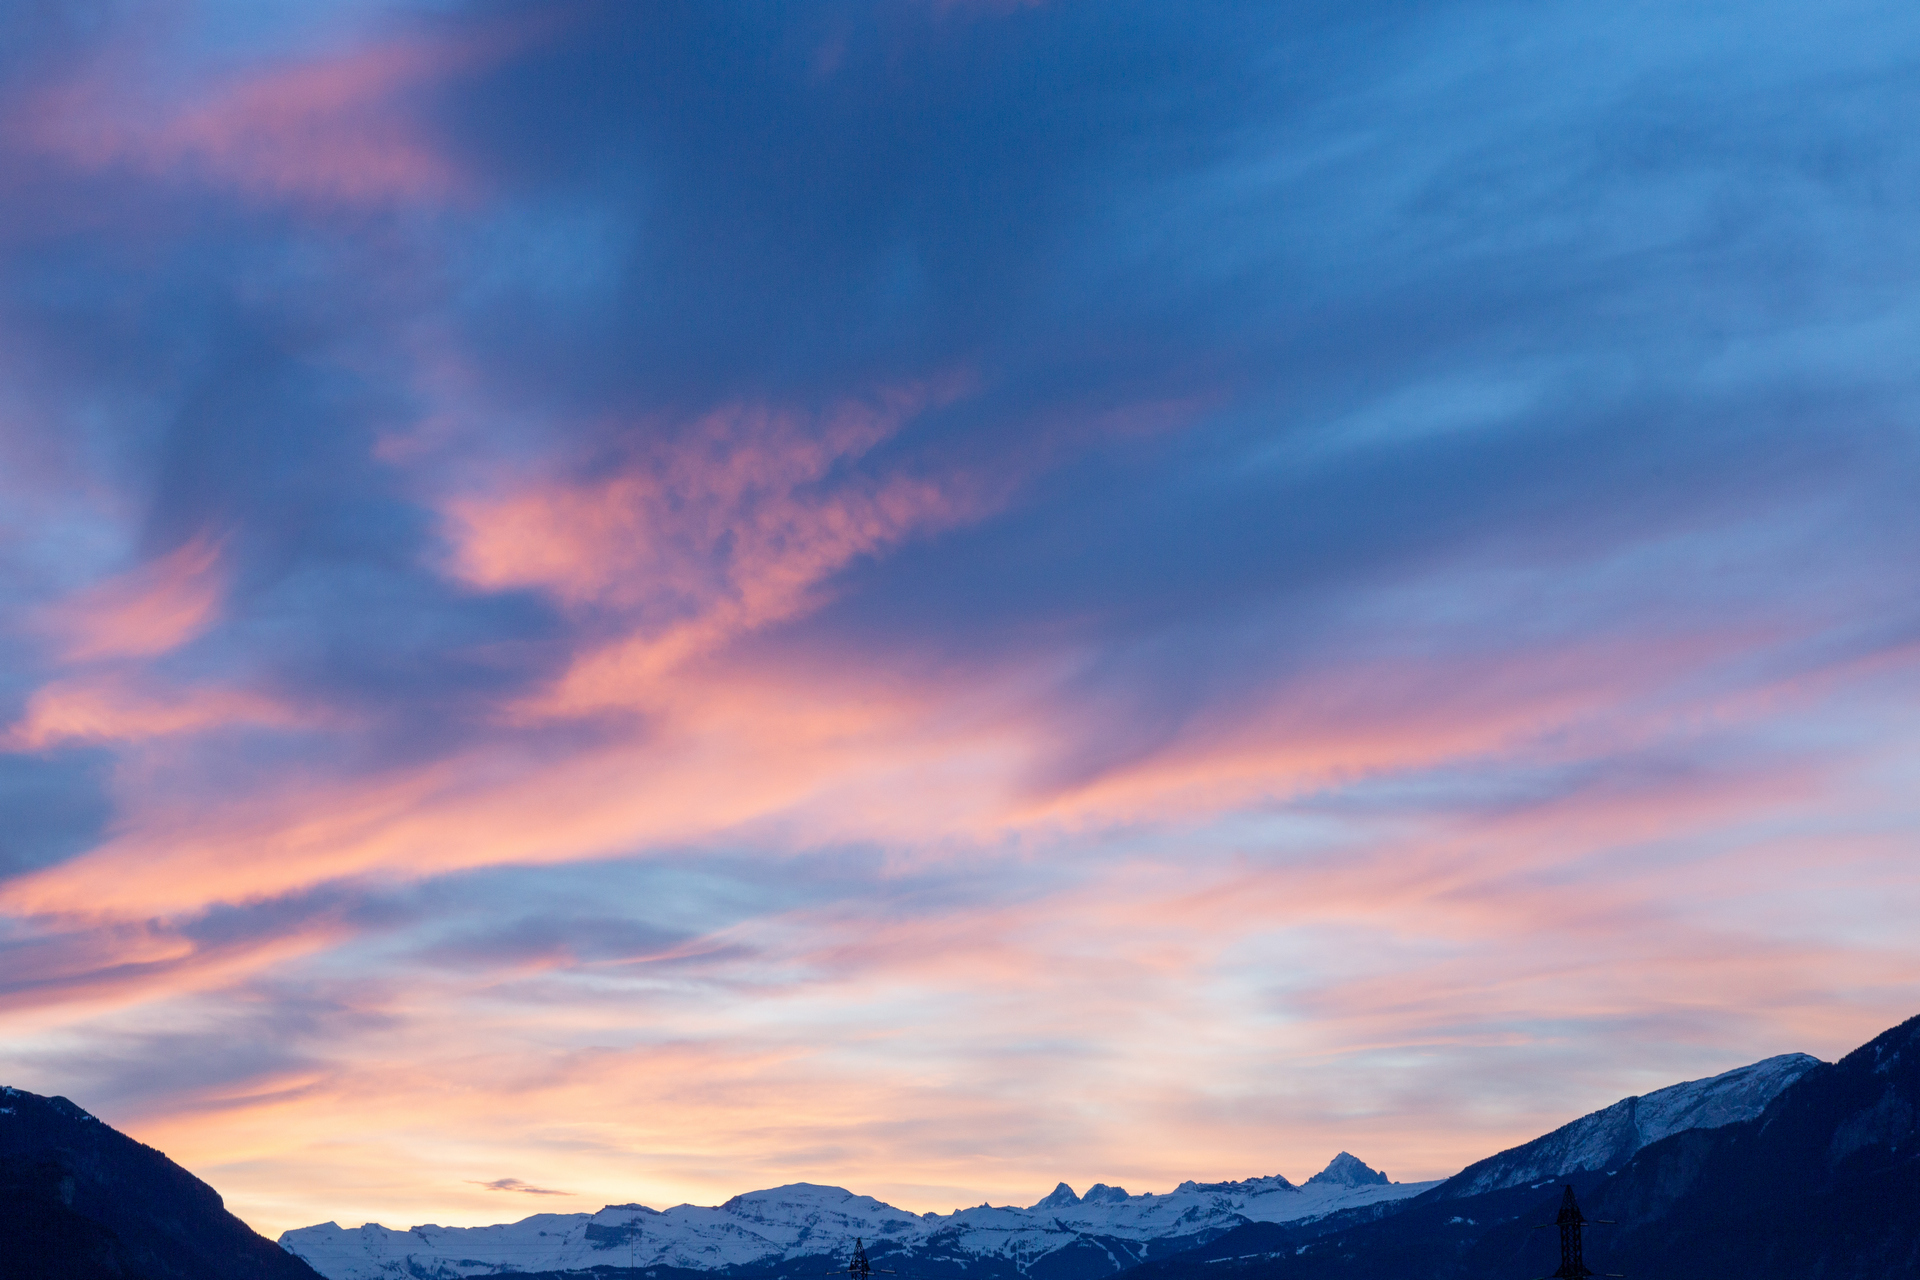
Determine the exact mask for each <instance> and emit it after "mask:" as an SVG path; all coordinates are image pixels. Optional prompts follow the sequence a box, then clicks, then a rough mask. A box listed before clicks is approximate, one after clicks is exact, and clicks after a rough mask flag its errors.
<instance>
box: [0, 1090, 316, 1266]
mask: <svg viewBox="0 0 1920 1280" xmlns="http://www.w3.org/2000/svg"><path fill="white" fill-rule="evenodd" d="M0 1280H316V1277H315V1274H314V1272H313V1270H312V1268H310V1267H308V1266H307V1264H306V1263H304V1262H302V1261H300V1260H299V1259H298V1258H295V1257H292V1256H290V1255H288V1254H287V1253H285V1252H283V1251H282V1250H280V1249H276V1248H275V1247H274V1246H273V1243H272V1242H271V1241H269V1240H266V1239H265V1238H263V1237H261V1236H259V1235H256V1234H255V1233H254V1232H253V1231H252V1230H251V1229H250V1228H249V1227H248V1226H247V1224H246V1223H244V1222H242V1221H240V1219H238V1218H236V1217H234V1216H233V1215H232V1214H230V1213H228V1212H227V1211H226V1206H225V1205H224V1204H222V1203H221V1200H220V1196H219V1194H218V1193H217V1192H215V1191H214V1189H213V1188H212V1187H209V1186H208V1185H207V1184H206V1183H204V1182H202V1181H200V1180H199V1179H198V1178H196V1177H194V1176H193V1175H192V1174H190V1173H188V1172H187V1171H186V1170H185V1169H182V1168H181V1167H180V1166H179V1165H177V1164H175V1163H173V1161H171V1160H169V1159H167V1158H166V1157H165V1156H164V1155H161V1154H160V1153H159V1152H158V1151H155V1150H154V1149H153V1148H152V1147H147V1146H142V1145H141V1144H140V1143H138V1142H135V1141H134V1140H133V1139H132V1138H129V1137H127V1136H126V1135H125V1134H123V1133H120V1132H118V1131H116V1130H114V1129H112V1128H110V1127H108V1126H107V1125H104V1124H102V1123H100V1122H99V1121H98V1120H96V1119H94V1118H93V1117H92V1116H90V1115H88V1114H87V1113H86V1112H85V1111H82V1110H81V1109H80V1108H79V1107H76V1106H74V1105H73V1103H71V1102H68V1101H67V1100H66V1099H65V1098H43V1097H40V1096H39V1095H37V1094H31V1093H25V1092H22V1091H21V1090H18V1089H0Z"/></svg>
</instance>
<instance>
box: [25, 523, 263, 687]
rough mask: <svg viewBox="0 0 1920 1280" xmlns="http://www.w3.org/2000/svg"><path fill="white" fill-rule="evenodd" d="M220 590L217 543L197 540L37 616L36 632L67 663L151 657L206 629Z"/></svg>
mask: <svg viewBox="0 0 1920 1280" xmlns="http://www.w3.org/2000/svg"><path fill="white" fill-rule="evenodd" d="M225 585H226V583H225V579H224V575H223V574H222V573H221V565H220V548H219V544H218V543H217V542H216V540H214V539H212V538H209V537H206V536H201V537H197V538H194V539H193V540H191V541H189V542H187V543H185V544H183V545H181V546H180V547H177V548H176V549H174V550H173V551H171V552H169V553H167V554H166V555H164V556H162V557H160V558H159V559H158V560H154V561H150V562H148V563H146V564H143V565H140V566H139V567H137V568H134V569H130V570H128V571H127V572H125V573H122V574H119V575H117V576H115V577H113V578H109V579H107V580H106V581H105V582H101V583H97V584H95V585H93V586H91V587H88V588H86V589H85V590H83V591H81V592H79V593H78V594H76V595H73V596H69V597H68V598H67V599H65V600H63V601H61V602H59V603H58V604H55V605H53V606H51V607H50V608H48V609H46V610H44V611H43V612H42V613H41V615H40V617H39V619H38V623H39V629H40V630H42V631H44V632H47V633H49V634H51V635H53V636H55V637H56V638H57V639H58V640H59V642H60V649H61V656H62V657H63V658H64V659H66V660H67V661H68V662H88V661H93V660H95V659H100V658H144V657H151V656H153V655H155V654H160V653H165V652H167V651H168V650H170V649H173V648H177V647H178V646H180V645H182V644H185V643H186V642H187V641H189V640H192V639H193V638H194V637H196V636H198V635H200V634H201V633H202V632H203V631H205V630H206V629H207V627H209V626H210V625H212V624H213V622H214V621H216V620H217V618H218V616H219V611H220V601H221V593H222V591H223V589H224V588H225Z"/></svg>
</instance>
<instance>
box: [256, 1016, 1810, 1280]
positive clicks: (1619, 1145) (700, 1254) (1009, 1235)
mask: <svg viewBox="0 0 1920 1280" xmlns="http://www.w3.org/2000/svg"><path fill="white" fill-rule="evenodd" d="M1818 1064H1819V1059H1817V1058H1812V1057H1809V1056H1808V1055H1806V1054H1803V1053H1790V1054H1783V1055H1781V1056H1780V1057H1777V1058H1768V1059H1766V1060H1765V1061H1762V1062H1756V1063H1754V1064H1752V1065H1751V1066H1746V1067H1740V1068H1738V1069H1736V1070H1733V1071H1728V1072H1726V1073H1724V1074H1722V1075H1717V1076H1713V1077H1711V1078H1709V1079H1705V1080H1690V1081H1687V1082H1686V1083H1684V1084H1676V1085H1672V1086H1670V1087H1668V1088H1665V1089H1660V1090H1656V1091H1655V1092H1653V1093H1649V1094H1645V1095H1643V1096H1640V1097H1632V1098H1623V1099H1622V1100H1621V1101H1619V1102H1617V1103H1615V1104H1614V1105H1613V1106H1610V1107H1606V1108H1604V1109H1602V1110H1600V1111H1595V1112H1593V1113H1592V1114H1590V1115H1586V1116H1582V1117H1581V1118H1580V1119H1578V1120H1575V1121H1573V1122H1572V1123H1570V1124H1566V1125H1562V1126H1561V1127H1560V1128H1558V1129H1555V1130H1554V1131H1553V1132H1552V1133H1549V1134H1546V1135H1544V1136H1542V1137H1539V1138H1536V1139H1534V1140H1533V1141H1532V1142H1529V1143H1526V1144H1524V1145H1522V1146H1518V1147H1514V1148H1512V1149H1510V1150H1507V1151H1503V1152H1501V1153H1500V1154H1498V1155H1496V1156H1492V1157H1489V1158H1488V1159H1486V1160H1482V1161H1480V1162H1478V1163H1477V1164H1472V1165H1469V1166H1467V1168H1465V1169H1463V1170H1462V1171H1461V1172H1460V1173H1458V1174H1456V1175H1454V1176H1453V1177H1452V1178H1449V1179H1447V1180H1446V1181H1445V1182H1444V1183H1436V1182H1414V1183H1401V1182H1389V1181H1388V1180H1387V1177H1386V1175H1385V1174H1382V1173H1378V1172H1376V1171H1375V1170H1373V1169H1370V1168H1368V1167H1367V1166H1366V1164H1364V1163H1363V1162H1361V1161H1360V1160H1358V1159H1356V1158H1355V1157H1353V1156H1351V1155H1349V1154H1348V1153H1346V1152H1344V1151H1343V1152H1341V1153H1340V1154H1339V1155H1337V1156H1335V1157H1334V1158H1333V1160H1332V1162H1331V1163H1329V1164H1328V1165H1327V1167H1326V1168H1325V1169H1323V1170H1321V1171H1320V1172H1319V1173H1317V1174H1315V1175H1313V1177H1311V1178H1309V1179H1307V1181H1306V1183H1305V1184H1304V1185H1302V1186H1297V1187H1296V1186H1294V1185H1293V1184H1292V1183H1290V1182H1288V1181H1287V1180H1286V1179H1285V1178H1282V1177H1279V1176H1277V1175H1275V1176H1273V1177H1267V1178H1249V1179H1247V1180H1245V1181H1243V1182H1183V1183H1181V1184H1180V1185H1179V1186H1178V1187H1176V1188H1174V1189H1173V1190H1172V1191H1170V1192H1167V1193H1165V1194H1160V1195H1155V1194H1152V1193H1147V1194H1143V1195H1130V1194H1128V1192H1127V1191H1126V1190H1125V1189H1123V1188H1120V1187H1109V1186H1106V1185H1105V1184H1096V1185H1095V1186H1093V1187H1091V1188H1089V1189H1088V1191H1087V1193H1086V1194H1085V1195H1077V1194H1075V1192H1074V1190H1073V1188H1071V1187H1069V1186H1067V1185H1066V1184H1065V1183H1064V1182H1063V1183H1061V1184H1060V1185H1059V1186H1057V1187H1055V1188H1054V1189H1053V1191H1052V1192H1050V1193H1049V1194H1048V1195H1046V1196H1045V1197H1043V1198H1042V1199H1041V1200H1040V1201H1039V1202H1037V1203H1036V1204H1033V1205H1031V1206H1029V1207H1027V1208H1024V1209H1022V1208H1016V1207H1012V1206H991V1205H980V1206H977V1207H975V1208H972V1209H959V1210H956V1211H954V1212H953V1213H948V1214H932V1213H930V1214H924V1215H922V1214H914V1213H909V1212H907V1211H906V1210H904V1209H896V1208H894V1207H893V1206H892V1205H888V1204H883V1203H881V1202H880V1201H878V1200H875V1199H874V1198H873V1197H871V1196H859V1195H854V1194H853V1193H852V1192H850V1191H845V1190H843V1189H841V1188H839V1187H822V1186H816V1185H814V1184H812V1183H805V1182H801V1183H795V1184H793V1185H791V1186H785V1187H775V1188H773V1189H772V1190H768V1191H755V1192H751V1193H749V1194H747V1195H742V1196H735V1197H734V1198H733V1199H731V1200H729V1201H727V1202H726V1203H725V1204H723V1205H718V1206H714V1207H710V1208H703V1207H699V1206H696V1205H684V1204H683V1205H677V1206H675V1207H674V1208H671V1209H668V1210H665V1211H664V1212H661V1211H658V1210H654V1209H649V1208H647V1207H645V1206H644V1205H635V1204H629V1205H609V1206H607V1207H606V1208H604V1209H602V1210H600V1212H598V1213H594V1214H584V1213H579V1214H557V1213H543V1214H536V1215H535V1216H533V1217H531V1218H525V1219H522V1220H521V1221H519V1222H514V1223H507V1224H503V1225H500V1226H492V1227H439V1226H422V1227H413V1228H411V1229H410V1230H406V1231H399V1230H394V1229H391V1228H388V1227H383V1226H379V1225H377V1224H374V1223H368V1224H367V1225H366V1226H363V1227H358V1228H352V1229H348V1228H343V1227H340V1226H337V1225H335V1224H334V1223H331V1222H327V1223H322V1224H320V1225H319V1226H314V1227H302V1228H300V1229H298V1230H295V1231H289V1232H287V1233H286V1234H285V1235H283V1236H281V1237H280V1243H281V1245H282V1247H284V1248H286V1249H287V1250H288V1251H289V1252H291V1253H294V1254H297V1255H298V1256H299V1257H301V1258H303V1259H305V1260H306V1261H307V1262H308V1263H309V1264H311V1265H312V1266H313V1268H314V1269H315V1270H317V1271H319V1272H320V1273H321V1274H322V1275H324V1276H326V1277H328V1280H456V1278H457V1277H466V1276H490V1275H499V1274H503V1273H509V1272H512V1273H519V1274H537V1273H546V1272H562V1271H579V1270H585V1269H587V1268H591V1267H596V1266H597V1267H621V1268H637V1269H639V1270H641V1271H642V1272H645V1273H646V1274H647V1275H649V1276H651V1277H652V1278H653V1280H696V1278H695V1277H691V1276H688V1275H686V1274H685V1273H689V1272H715V1271H718V1272H724V1273H728V1274H730V1275H731V1276H733V1277H737V1278H738V1280H802V1278H803V1277H806V1278H809V1280H811V1278H812V1277H816V1276H820V1275H824V1274H825V1272H826V1271H827V1269H828V1266H829V1265H844V1259H845V1257H846V1254H847V1251H848V1249H849V1247H850V1246H851V1244H852V1241H853V1240H854V1239H855V1238H860V1239H864V1240H865V1241H866V1243H867V1248H868V1252H869V1253H870V1255H871V1256H872V1257H873V1259H874V1261H875V1264H876V1265H878V1266H883V1267H891V1268H895V1269H897V1270H898V1272H899V1273H900V1275H901V1277H902V1280H1019V1278H1022V1277H1031V1280H1097V1278H1098V1277H1105V1276H1111V1275H1112V1274H1114V1273H1115V1272H1118V1271H1124V1270H1126V1269H1127V1268H1129V1267H1132V1266H1135V1265H1137V1264H1138V1263H1141V1262H1144V1261H1147V1260H1148V1259H1150V1258H1164V1257H1168V1256H1170V1255H1172V1254H1176V1253H1180V1252H1182V1251H1184V1250H1188V1249H1194V1248H1197V1247H1199V1246H1201V1245H1203V1244H1206V1243H1207V1242H1208V1241H1210V1240H1213V1239H1215V1238H1217V1237H1219V1236H1221V1235H1224V1234H1225V1233H1227V1232H1228V1231H1232V1230H1234V1229H1235V1228H1238V1227H1242V1226H1245V1225H1246V1224H1248V1223H1255V1222H1271V1223H1293V1222H1306V1221H1310V1220H1313V1219H1317V1218H1322V1217H1325V1216H1326V1215H1328V1214H1332V1213H1336V1212H1339V1211H1341V1210H1347V1209H1361V1208H1366V1207H1368V1206H1385V1205H1388V1204H1390V1203H1393V1202H1397V1201H1403V1200H1407V1199H1410V1198H1411V1197H1414V1196H1417V1195H1419V1194H1420V1193H1422V1192H1425V1191H1428V1190H1434V1194H1435V1195H1436V1196H1440V1197H1444V1198H1449V1199H1451V1198H1454V1197H1463V1196H1471V1195H1480V1194H1484V1193H1487V1192H1491V1191H1497V1190H1500V1189H1502V1188H1506V1187H1514V1186H1520V1185H1523V1184H1530V1183H1534V1182H1539V1181H1543V1180H1545V1179H1550V1178H1555V1177H1559V1176H1562V1175H1566V1174H1572V1173H1577V1172H1579V1171H1582V1170H1596V1169H1612V1168H1617V1167H1619V1166H1620V1165H1621V1164H1623V1163H1625V1162H1626V1161H1627V1160H1628V1159H1630V1158H1631V1157H1632V1156H1633V1155H1634V1153H1635V1152H1637V1151H1639V1150H1640V1149H1641V1148H1643V1147H1645V1146H1647V1145H1648V1144H1649V1143H1652V1142H1656V1141H1658V1140H1659V1139H1661V1138H1665V1137H1667V1136H1669V1135H1671V1134H1675V1133H1679V1132H1682V1131H1683V1130H1688V1129H1715V1128H1719V1127H1721V1126H1724V1125H1729V1124H1733V1123H1736V1122H1739V1121H1743V1120H1749V1119H1752V1118H1753V1117H1755V1116H1757V1115H1759V1114H1760V1112H1761V1111H1762V1110H1764V1109H1765V1108H1766V1106H1767V1104H1768V1103H1769V1102H1771V1101H1772V1100H1773V1099H1774V1097H1775V1096H1776V1095H1778V1094H1779V1093H1780V1091H1781V1090H1783V1089H1785V1088H1786V1087H1787V1086H1788V1085H1790V1084H1792V1083H1793V1082H1794V1081H1795V1080H1797V1079H1799V1078H1800V1077H1801V1076H1802V1075H1804V1074H1805V1073H1806V1072H1807V1070H1808V1069H1809V1068H1811V1067H1814V1066H1817V1065H1818ZM1396 1207H1397V1206H1396ZM802 1260H807V1261H804V1262H803V1261H802ZM674 1273H679V1274H674Z"/></svg>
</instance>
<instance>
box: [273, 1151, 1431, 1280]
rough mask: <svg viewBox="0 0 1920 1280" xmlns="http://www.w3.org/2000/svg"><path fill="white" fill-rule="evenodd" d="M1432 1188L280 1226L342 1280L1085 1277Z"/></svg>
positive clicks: (1281, 1186) (1318, 1180)
mask: <svg viewBox="0 0 1920 1280" xmlns="http://www.w3.org/2000/svg"><path fill="white" fill-rule="evenodd" d="M1432 1185H1433V1184H1431V1183H1415V1184H1411V1185H1409V1184H1404V1183H1392V1182H1388V1181H1387V1179H1386V1176H1385V1175H1384V1174H1379V1173H1376V1172H1375V1171H1373V1170H1371V1169H1369V1168H1367V1166H1366V1165H1364V1164H1362V1163H1361V1162H1360V1161H1359V1160H1356V1159H1354V1157H1352V1156H1350V1155H1347V1154H1346V1153H1345V1152H1342V1153H1341V1155H1340V1156H1338V1157H1336V1158H1335V1159H1334V1161H1333V1163H1332V1164H1330V1165H1329V1166H1328V1168H1327V1170H1326V1171H1325V1172H1323V1173H1322V1174H1320V1175H1317V1176H1316V1177H1315V1178H1314V1179H1313V1180H1311V1181H1310V1182H1309V1183H1308V1185H1306V1186H1304V1187H1296V1186H1294V1185H1293V1184H1292V1183H1290V1182H1288V1181H1287V1180H1286V1179H1285V1178H1281V1177H1277V1176H1275V1177H1268V1178H1250V1179H1247V1180H1245V1181H1242V1182H1210V1183H1198V1182H1184V1183H1181V1184H1180V1186H1179V1187H1177V1188H1175V1189H1174V1190H1173V1191H1171V1192H1169V1193H1166V1194H1164V1195H1153V1194H1144V1195H1129V1194H1128V1193H1127V1192H1126V1190H1125V1189H1124V1188H1121V1187H1109V1186H1106V1185H1104V1184H1102V1185H1096V1186H1094V1187H1092V1188H1091V1189H1089V1190H1088V1192H1087V1194H1086V1195H1085V1196H1080V1195H1076V1194H1075V1193H1074V1191H1073V1188H1071V1187H1069V1186H1067V1185H1066V1184H1065V1183H1062V1184H1060V1185H1059V1186H1058V1187H1056V1188H1054V1190H1053V1191H1052V1193H1051V1194H1049V1195H1048V1196H1046V1197H1045V1198H1044V1199H1042V1200H1041V1201H1039V1203H1037V1204H1035V1205H1033V1206H1031V1207H1030V1208H1025V1209H1022V1208H1016V1207H1013V1206H991V1205H979V1206H977V1207H975V1208H971V1209H960V1210H956V1211H955V1212H953V1213H950V1214H925V1215H921V1214H914V1213H909V1212H907V1211H905V1210H902V1209H896V1208H894V1207H893V1206H891V1205H887V1204H883V1203H881V1202H880V1201H878V1200H875V1199H873V1198H872V1197H871V1196H858V1195H854V1194H853V1193H852V1192H849V1191H846V1190H843V1189H841V1188H839V1187H822V1186H815V1185H813V1184H811V1183H795V1184H793V1185H792V1186H786V1187H776V1188H773V1189H771V1190H768V1191H756V1192H752V1193H750V1194H748V1195H742V1196H735V1197H734V1198H733V1199H732V1200H729V1201H727V1202H726V1203H725V1204H723V1205H719V1206H715V1207H711V1208H703V1207H699V1206H695V1205H678V1206H675V1207H674V1208H671V1209H668V1210H666V1211H665V1212H659V1211H656V1210H653V1209H649V1208H646V1207H645V1206H643V1205H610V1206H608V1207H607V1208H605V1209H602V1210H600V1212H598V1213H595V1214H591V1215H589V1214H538V1215H535V1216H534V1217H531V1218H526V1219H523V1220H522V1221H520V1222H516V1223H510V1224H502V1225H499V1226H492V1227H469V1228H458V1227H439V1226H421V1227H414V1228H412V1229H410V1230H407V1231H395V1230H391V1229H389V1228H387V1227H382V1226H379V1225H377V1224H372V1223H369V1224H368V1225H366V1226H363V1227H359V1228H355V1229H347V1228H342V1227H339V1226H336V1225H335V1224H333V1223H323V1224H321V1225H319V1226H314V1227H302V1228H300V1229H299V1230H296V1231H289V1232H287V1233H286V1234H285V1235H283V1236H282V1237H281V1238H280V1239H281V1244H282V1245H283V1246H284V1247H286V1248H287V1249H289V1250H291V1251H293V1252H295V1253H298V1254H299V1255H300V1256H301V1257H303V1258H305V1259H306V1260H307V1261H309V1262H310V1263H312V1264H313V1266H314V1267H315V1269H317V1270H319V1271H320V1272H322V1273H323V1274H324V1275H326V1276H328V1277H330V1278H331V1280H390V1278H391V1280H398V1278H400V1277H410V1278H412V1277H426V1278H429V1280H443V1278H450V1277H456V1276H477V1275H506V1274H539V1273H543V1272H558V1271H565V1270H570V1269H584V1268H591V1267H597V1266H604V1267H619V1268H621V1269H623V1270H625V1269H636V1270H638V1271H640V1272H642V1273H645V1274H652V1273H655V1272H659V1273H660V1276H664V1275H665V1274H667V1272H669V1271H670V1272H679V1271H686V1272H690V1273H695V1272H700V1273H711V1272H714V1271H721V1272H724V1273H726V1274H728V1275H729V1276H740V1277H746V1276H778V1275H780V1274H792V1275H795V1276H798V1275H810V1274H815V1273H818V1272H821V1271H825V1270H831V1269H835V1268H840V1267H844V1265H845V1261H846V1254H847V1252H848V1250H850V1248H851V1246H852V1243H853V1240H854V1239H855V1238H856V1237H858V1238H861V1239H864V1240H865V1241H866V1242H867V1248H868V1252H869V1254H870V1255H871V1257H872V1258H873V1260H874V1262H875V1264H876V1265H880V1266H897V1267H898V1268H899V1269H900V1270H901V1271H903V1272H911V1273H912V1274H913V1275H914V1276H916V1277H922V1278H924V1280H936V1278H938V1277H948V1276H951V1277H956V1278H957V1277H960V1276H965V1277H968V1280H993V1278H995V1277H1021V1276H1024V1277H1033V1278H1034V1280H1080V1278H1082V1277H1088V1278H1091V1277H1100V1276H1109V1275H1112V1274H1114V1273H1115V1272H1117V1271H1120V1270H1123V1269H1126V1268H1128V1267H1132V1266H1134V1265H1136V1264H1138V1263H1139V1262H1141V1261H1144V1260H1146V1259H1148V1258H1151V1257H1160V1256H1164V1255H1166V1254H1170V1253H1176V1252H1179V1251H1181V1250H1184V1249H1188V1248H1191V1247H1193V1246H1194V1245H1198V1244H1201V1243H1204V1242H1205V1241H1206V1240H1208V1239H1211V1238H1213V1237H1214V1236H1217V1235H1219V1234H1221V1233H1222V1232H1225V1231H1229V1230H1232V1229H1233V1228H1234V1227H1237V1226H1240V1225H1242V1224H1244V1223H1247V1222H1251V1221H1293V1220H1298V1219H1302V1218H1310V1217H1319V1216H1323V1215H1325V1214H1328V1213H1333V1212H1337V1211H1339V1210H1341V1209H1347V1208H1352V1207H1355V1206H1360V1205H1369V1204H1379V1203H1386V1202H1390V1201H1393V1200H1399V1199H1405V1198H1408V1197H1411V1196H1414V1195H1417V1194H1419V1193H1420V1192H1422V1191H1424V1190H1426V1189H1427V1188H1429V1187H1430V1186H1432ZM663 1268H664V1269H666V1270H664V1271H663V1270H662V1269H663ZM660 1276H656V1277H655V1280H660Z"/></svg>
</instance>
